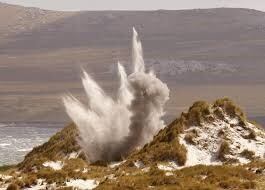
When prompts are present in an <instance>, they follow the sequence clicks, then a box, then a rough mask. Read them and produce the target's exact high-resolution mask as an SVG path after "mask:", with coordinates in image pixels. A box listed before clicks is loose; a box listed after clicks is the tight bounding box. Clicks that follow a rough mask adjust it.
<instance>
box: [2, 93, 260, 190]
mask: <svg viewBox="0 0 265 190" xmlns="http://www.w3.org/2000/svg"><path fill="white" fill-rule="evenodd" d="M227 115H228V116H230V117H232V118H237V119H238V120H239V122H240V125H241V126H243V127H244V128H245V129H246V130H248V131H249V134H248V135H246V136H245V137H244V138H247V139H253V140H254V139H256V136H257V135H258V134H255V131H254V130H252V129H249V128H247V126H246V125H245V122H246V118H245V115H244V113H243V112H242V110H241V109H240V108H238V107H237V106H235V104H234V103H233V102H232V101H231V100H229V99H227V98H224V99H220V100H217V101H215V102H214V104H213V105H211V104H208V103H206V102H204V101H198V102H195V103H194V104H193V105H192V106H191V107H190V108H189V111H188V112H187V113H182V114H181V116H180V117H179V118H178V119H176V120H175V121H173V122H172V123H171V124H170V125H169V126H168V127H166V128H164V129H162V130H160V131H159V133H158V134H157V135H156V136H154V138H153V140H152V141H151V142H150V143H148V144H146V145H145V146H144V147H143V148H142V149H140V150H135V151H134V152H132V153H131V154H130V155H129V156H128V157H127V158H125V159H126V160H127V161H126V162H125V163H124V164H122V165H121V166H119V167H116V168H110V167H108V163H107V162H102V161H98V162H96V163H93V164H90V163H88V162H87V161H86V159H85V155H84V154H83V153H81V154H80V155H79V157H78V158H75V159H67V158H66V156H68V155H69V154H70V153H72V152H79V151H80V147H79V146H78V144H77V142H76V139H77V138H78V133H77V128H76V126H75V125H74V124H71V125H69V126H67V127H66V128H64V129H63V130H62V131H61V132H58V133H57V134H55V135H54V136H53V137H52V138H51V139H50V140H49V141H48V142H47V143H45V144H43V145H41V146H39V147H36V148H34V149H33V150H32V151H31V152H30V153H29V154H28V155H27V156H26V157H25V160H24V161H23V162H22V163H20V164H19V165H18V168H19V169H20V171H22V172H21V173H19V174H17V173H16V172H15V171H16V167H15V166H3V167H0V172H5V173H9V174H10V175H12V176H14V179H10V181H9V183H11V185H10V189H11V190H12V189H19V188H26V187H30V186H31V185H34V184H36V183H37V179H40V178H43V179H46V182H47V183H48V184H52V183H54V182H56V183H57V185H62V186H64V185H65V182H66V181H67V180H69V179H84V180H85V179H97V180H98V181H100V185H99V186H98V187H97V188H96V189H102V190H105V189H115V190H116V189H117V190H119V189H122V190H123V189H148V188H154V189H169V190H171V189H172V190H173V189H174V190H216V189H218V190H226V189H231V190H232V189H238V190H239V189H240V190H244V189H257V190H259V189H260V190H261V189H265V182H264V181H265V176H264V175H263V174H262V173H263V172H264V171H265V162H264V160H263V161H260V160H257V159H258V158H255V154H254V152H252V151H249V150H244V151H242V152H241V153H240V155H241V156H242V157H245V158H247V159H250V160H252V162H251V163H250V164H247V165H238V166H233V165H231V164H230V163H233V162H235V161H236V160H235V159H231V158H229V156H227V155H230V154H231V149H230V147H229V142H228V141H227V138H226V130H225V129H221V130H219V131H218V136H219V137H221V139H223V141H222V143H221V145H220V148H219V151H218V155H217V156H218V158H219V159H220V160H221V161H223V162H225V163H226V164H227V165H223V166H203V165H198V166H194V167H187V168H184V169H181V170H176V171H172V172H171V173H170V175H168V172H166V171H162V170H159V169H158V168H157V164H158V163H161V162H167V161H176V162H177V164H178V165H179V166H183V165H185V162H186V160H187V150H186V148H185V146H183V145H181V144H180V142H179V135H183V132H184V131H185V130H186V131H185V136H184V135H183V136H184V140H185V141H186V142H187V143H189V144H193V145H196V143H197V141H196V138H197V137H198V135H199V134H198V131H199V129H198V128H202V127H203V124H204V123H211V122H213V121H214V120H215V119H223V120H224V121H225V116H227ZM191 126H196V127H198V128H196V129H194V128H190V127H191ZM235 126H236V124H235V125H234V124H232V125H230V127H235ZM137 160H140V161H142V162H143V163H144V165H145V166H144V167H145V169H146V168H149V170H148V169H147V170H142V168H141V169H138V168H136V167H135V166H134V162H135V161H137ZM45 161H62V162H63V163H64V165H63V168H62V169H61V170H53V169H51V168H49V167H44V166H43V165H42V164H43V163H44V162H45ZM252 168H255V170H253V169H252ZM84 170H85V171H87V172H83V171H84ZM109 175H111V176H112V177H108V176H109ZM113 178H115V180H114V179H113ZM59 189H62V190H63V189H70V188H68V187H64V188H59Z"/></svg>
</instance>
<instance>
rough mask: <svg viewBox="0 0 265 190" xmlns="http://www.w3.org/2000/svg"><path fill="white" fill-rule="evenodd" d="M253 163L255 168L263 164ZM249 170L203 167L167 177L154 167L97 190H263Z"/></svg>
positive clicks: (113, 181)
mask: <svg viewBox="0 0 265 190" xmlns="http://www.w3.org/2000/svg"><path fill="white" fill-rule="evenodd" d="M261 163H262V162H260V163H258V162H256V163H253V166H254V165H255V166H257V165H262V164H264V162H263V163H262V164H261ZM247 167H249V165H247V166H232V165H224V166H203V165H198V166H194V167H189V168H184V169H182V170H176V171H173V172H172V174H173V175H171V176H166V175H165V173H166V172H164V171H161V170H159V169H158V168H157V167H155V166H151V167H150V170H149V172H145V173H144V172H131V173H130V172H129V171H126V170H124V171H125V172H126V173H127V172H128V173H127V175H119V174H117V175H116V176H117V179H116V180H105V181H104V182H102V183H101V184H100V185H99V186H98V187H97V188H96V189H98V190H105V189H117V190H119V189H149V188H150V187H152V189H169V190H170V189H176V190H206V189H207V190H216V189H218V190H225V189H238V190H245V189H262V188H261V187H262V185H263V184H262V183H261V182H260V180H261V179H262V178H263V176H262V175H257V174H255V173H253V172H251V171H249V170H248V169H247Z"/></svg>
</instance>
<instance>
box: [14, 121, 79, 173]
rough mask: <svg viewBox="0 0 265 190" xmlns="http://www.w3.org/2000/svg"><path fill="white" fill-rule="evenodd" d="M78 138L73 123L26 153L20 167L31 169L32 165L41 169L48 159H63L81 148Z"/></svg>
mask: <svg viewBox="0 0 265 190" xmlns="http://www.w3.org/2000/svg"><path fill="white" fill-rule="evenodd" d="M76 138H77V129H76V127H75V125H74V124H71V125H69V126H67V127H65V128H64V129H63V130H62V131H60V132H58V133H57V134H55V135H54V136H52V137H51V138H50V140H49V141H48V142H46V143H44V144H43V145H41V146H38V147H36V148H34V149H33V150H32V151H31V152H30V153H29V154H27V155H26V157H25V159H24V161H23V162H21V163H20V164H18V167H19V168H20V169H22V170H24V171H25V170H28V171H29V170H31V169H32V167H37V168H38V169H39V168H40V166H41V165H42V163H44V162H45V161H47V160H60V159H63V158H64V157H65V156H66V155H68V154H70V153H72V152H76V151H79V150H80V148H79V145H78V144H77V142H76Z"/></svg>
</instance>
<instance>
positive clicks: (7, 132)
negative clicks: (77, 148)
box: [0, 123, 64, 166]
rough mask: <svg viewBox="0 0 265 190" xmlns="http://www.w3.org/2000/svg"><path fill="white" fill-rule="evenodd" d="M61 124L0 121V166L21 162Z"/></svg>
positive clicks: (61, 125) (61, 124)
mask: <svg viewBox="0 0 265 190" xmlns="http://www.w3.org/2000/svg"><path fill="white" fill-rule="evenodd" d="M63 126H64V123H0V166H2V165H12V164H17V163H19V162H21V161H22V160H23V159H24V156H25V155H26V154H27V153H28V152H30V151H31V150H32V149H33V148H34V147H36V146H38V145H41V144H43V143H44V142H46V141H47V140H48V139H49V138H50V137H51V136H52V135H54V134H55V133H56V132H58V131H59V130H61V129H62V128H63Z"/></svg>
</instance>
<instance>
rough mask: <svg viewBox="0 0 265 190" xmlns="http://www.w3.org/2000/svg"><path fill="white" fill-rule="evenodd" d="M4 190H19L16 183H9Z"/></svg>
mask: <svg viewBox="0 0 265 190" xmlns="http://www.w3.org/2000/svg"><path fill="white" fill-rule="evenodd" d="M6 190H19V188H18V186H17V185H16V184H10V185H9V186H8V187H7V189H6Z"/></svg>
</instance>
